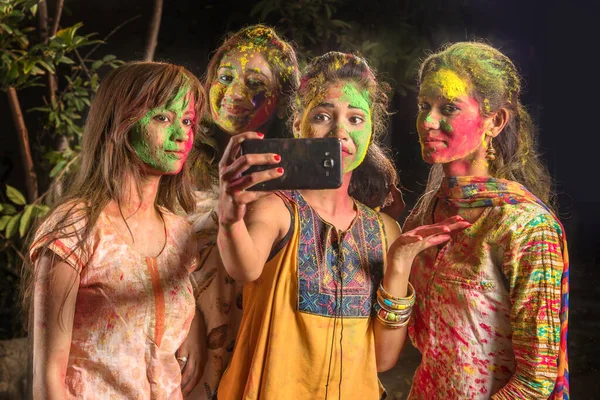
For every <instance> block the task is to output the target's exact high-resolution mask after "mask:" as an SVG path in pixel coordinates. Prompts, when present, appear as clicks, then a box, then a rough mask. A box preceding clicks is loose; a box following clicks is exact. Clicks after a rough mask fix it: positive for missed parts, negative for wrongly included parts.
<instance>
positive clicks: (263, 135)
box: [256, 132, 265, 138]
mask: <svg viewBox="0 0 600 400" xmlns="http://www.w3.org/2000/svg"><path fill="white" fill-rule="evenodd" d="M256 134H257V135H258V137H259V138H263V137H265V134H264V133H260V132H257V133H256Z"/></svg>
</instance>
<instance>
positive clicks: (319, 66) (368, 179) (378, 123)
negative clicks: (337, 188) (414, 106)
mask: <svg viewBox="0 0 600 400" xmlns="http://www.w3.org/2000/svg"><path fill="white" fill-rule="evenodd" d="M337 82H353V83H355V84H356V85H358V87H359V88H360V89H361V90H366V91H367V92H368V93H369V100H370V107H371V110H370V111H371V120H372V126H373V132H372V136H371V143H370V144H369V147H368V149H367V154H366V156H365V159H364V160H363V162H362V163H361V164H360V165H359V166H358V167H357V168H356V169H355V170H354V171H353V172H352V179H351V180H350V188H349V194H350V196H352V197H354V198H355V199H357V200H358V201H360V202H362V203H364V204H366V205H367V206H369V207H371V208H376V207H382V206H384V204H385V202H386V200H387V198H388V195H389V193H390V189H391V187H392V186H394V185H398V184H399V180H398V173H397V172H396V168H395V166H394V163H393V161H392V159H391V157H390V155H389V151H388V150H387V149H386V148H385V147H384V146H383V145H382V144H381V143H380V139H381V137H382V136H383V135H385V134H386V133H387V122H388V117H389V113H388V111H387V107H388V93H389V91H390V87H389V85H388V84H387V83H385V82H383V81H381V80H379V79H377V77H376V74H375V71H374V70H373V69H371V67H369V64H368V63H367V61H366V60H365V59H364V58H361V57H359V56H356V55H353V54H346V53H340V52H337V51H330V52H329V53H325V54H324V55H322V56H320V57H316V58H314V59H313V60H312V61H311V62H310V63H309V64H308V66H307V67H306V70H305V71H304V74H303V75H302V78H301V83H300V88H299V89H298V92H297V94H296V99H295V102H294V104H293V110H294V113H293V114H294V115H301V114H302V113H303V112H305V111H306V108H307V107H308V106H309V104H310V103H311V102H312V101H313V100H314V99H315V98H316V97H317V96H319V95H322V93H323V91H324V90H326V89H327V87H328V86H329V85H330V84H333V83H337Z"/></svg>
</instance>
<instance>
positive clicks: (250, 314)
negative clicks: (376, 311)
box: [217, 192, 387, 399]
mask: <svg viewBox="0 0 600 400" xmlns="http://www.w3.org/2000/svg"><path fill="white" fill-rule="evenodd" d="M281 197H282V198H283V199H285V200H284V201H286V203H287V204H288V205H289V206H290V208H291V214H292V216H293V233H292V236H291V238H290V239H289V241H288V242H287V243H286V244H285V245H284V247H283V248H282V249H281V250H280V251H279V252H278V253H277V254H276V255H275V256H274V257H273V258H272V259H270V260H269V261H268V262H267V264H266V265H265V267H264V270H263V273H262V275H261V276H260V278H259V279H258V280H256V281H254V282H251V283H247V284H246V285H245V286H244V310H243V317H242V322H241V326H240V331H239V334H238V337H237V340H236V345H235V349H234V353H233V358H232V361H231V364H230V366H229V368H228V369H227V370H226V371H225V374H224V375H223V378H222V380H221V383H220V385H219V390H218V393H217V396H218V398H219V399H242V398H243V399H315V398H321V399H322V398H325V396H326V393H327V397H330V398H332V399H334V398H338V396H339V390H340V388H341V398H345V399H378V398H379V397H380V387H379V381H378V378H377V367H376V360H375V345H374V334H373V325H372V321H373V318H372V304H373V301H375V292H376V288H377V285H378V284H379V282H380V280H381V277H382V274H383V267H384V262H385V261H384V259H385V257H384V255H385V253H386V249H387V244H386V238H385V233H384V228H383V222H382V220H381V218H380V216H379V215H378V213H377V212H375V211H373V210H371V209H369V208H367V207H366V206H364V205H362V204H360V203H358V202H357V203H356V207H357V216H356V218H355V219H354V221H353V222H352V224H351V226H350V227H349V228H348V230H347V231H345V232H340V231H337V229H335V227H333V226H332V225H330V224H328V223H326V222H325V221H323V220H321V219H320V218H319V216H318V214H317V213H316V211H314V210H313V209H312V208H311V207H310V206H309V205H308V204H307V203H306V201H305V200H304V199H303V198H302V196H301V195H300V194H299V193H298V192H285V193H284V194H281ZM340 265H342V270H341V271H340V269H339V266H340ZM340 276H342V279H341V281H342V282H343V284H342V285H340Z"/></svg>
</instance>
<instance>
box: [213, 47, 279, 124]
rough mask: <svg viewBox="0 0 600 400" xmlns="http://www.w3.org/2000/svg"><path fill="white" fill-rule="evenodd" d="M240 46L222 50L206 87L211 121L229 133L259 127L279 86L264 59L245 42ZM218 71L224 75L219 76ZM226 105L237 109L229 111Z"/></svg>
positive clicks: (274, 103)
mask: <svg viewBox="0 0 600 400" xmlns="http://www.w3.org/2000/svg"><path fill="white" fill-rule="evenodd" d="M244 50H245V51H244V52H241V51H240V49H236V50H232V51H230V52H227V53H225V55H224V56H223V61H222V62H221V64H219V67H218V70H217V71H218V73H217V76H216V77H215V80H214V81H213V83H212V84H211V87H210V91H209V100H210V112H211V116H212V118H213V121H214V122H215V123H216V124H217V125H218V126H219V127H220V128H221V129H222V130H223V131H225V132H227V133H229V134H238V133H241V132H244V131H248V130H256V129H259V128H260V127H261V126H263V125H264V124H265V123H266V122H267V121H268V120H269V118H271V117H272V116H273V115H274V112H275V110H276V106H277V97H278V94H279V86H278V84H277V80H276V79H275V77H274V74H273V71H272V70H271V68H270V66H269V63H268V61H267V60H266V58H265V57H264V55H263V53H260V52H258V51H257V50H256V49H254V50H250V49H249V48H248V46H246V47H244ZM222 68H225V70H226V72H222V71H220V70H221V69H222ZM221 75H225V76H226V77H227V79H224V80H221ZM261 75H262V76H263V77H261ZM227 107H234V108H237V110H236V111H234V112H230V110H228V109H227Z"/></svg>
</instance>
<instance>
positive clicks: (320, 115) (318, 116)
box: [312, 113, 331, 122]
mask: <svg viewBox="0 0 600 400" xmlns="http://www.w3.org/2000/svg"><path fill="white" fill-rule="evenodd" d="M312 120H313V121H315V122H327V121H329V120H331V117H330V116H329V115H327V114H325V113H318V114H315V115H314V116H313V117H312Z"/></svg>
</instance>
